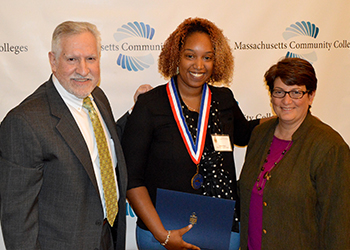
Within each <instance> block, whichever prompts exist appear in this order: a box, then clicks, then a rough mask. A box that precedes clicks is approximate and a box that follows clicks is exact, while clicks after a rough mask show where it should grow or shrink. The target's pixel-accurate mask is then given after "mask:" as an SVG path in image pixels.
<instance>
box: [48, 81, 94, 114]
mask: <svg viewBox="0 0 350 250" xmlns="http://www.w3.org/2000/svg"><path fill="white" fill-rule="evenodd" d="M52 82H53V84H54V86H55V88H56V89H57V91H58V93H59V94H60V96H61V97H62V99H63V101H64V102H65V103H66V104H67V105H68V106H70V107H72V108H74V109H76V110H78V111H81V109H82V108H83V99H82V98H78V97H76V96H75V95H73V94H71V93H69V92H68V91H67V90H66V89H65V88H64V87H63V86H62V84H60V82H59V81H58V79H57V78H56V77H55V75H52ZM89 97H90V98H91V99H92V100H93V98H92V96H91V94H90V95H89Z"/></svg>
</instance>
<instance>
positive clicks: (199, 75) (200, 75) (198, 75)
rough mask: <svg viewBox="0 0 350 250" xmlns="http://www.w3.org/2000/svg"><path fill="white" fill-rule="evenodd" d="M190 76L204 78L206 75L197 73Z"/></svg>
mask: <svg viewBox="0 0 350 250" xmlns="http://www.w3.org/2000/svg"><path fill="white" fill-rule="evenodd" d="M190 74H191V75H192V76H194V77H202V76H204V73H196V72H190Z"/></svg>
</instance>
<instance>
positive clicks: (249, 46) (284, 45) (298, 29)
mask: <svg viewBox="0 0 350 250" xmlns="http://www.w3.org/2000/svg"><path fill="white" fill-rule="evenodd" d="M319 33H320V28H319V27H318V26H317V25H316V24H314V23H311V22H308V21H300V22H295V23H293V24H291V25H290V26H289V27H287V28H286V29H285V30H284V32H283V33H282V37H283V38H284V41H283V42H281V41H278V42H272V43H271V42H265V41H260V42H257V43H251V42H243V41H240V42H235V43H234V49H235V50H286V57H298V58H303V59H305V60H308V61H309V62H310V63H313V62H315V61H317V53H316V51H317V50H319V49H326V50H328V51H330V50H331V49H350V41H348V40H345V39H335V40H332V41H325V40H323V41H319V39H318V35H319Z"/></svg>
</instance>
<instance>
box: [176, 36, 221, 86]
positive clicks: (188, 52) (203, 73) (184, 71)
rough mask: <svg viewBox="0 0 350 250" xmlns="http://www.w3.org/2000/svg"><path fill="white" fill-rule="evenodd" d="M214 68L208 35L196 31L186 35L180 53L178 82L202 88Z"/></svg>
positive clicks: (211, 47) (212, 51)
mask: <svg viewBox="0 0 350 250" xmlns="http://www.w3.org/2000/svg"><path fill="white" fill-rule="evenodd" d="M213 68H214V49H213V46H212V44H211V41H210V38H209V35H208V34H206V33H200V32H196V33H193V34H191V35H190V36H188V37H187V39H186V41H185V44H184V46H183V48H182V51H181V53H180V63H179V76H178V78H177V79H178V84H182V85H185V86H186V87H192V88H202V86H203V84H204V83H206V82H207V81H208V80H209V78H210V76H211V74H212V72H213Z"/></svg>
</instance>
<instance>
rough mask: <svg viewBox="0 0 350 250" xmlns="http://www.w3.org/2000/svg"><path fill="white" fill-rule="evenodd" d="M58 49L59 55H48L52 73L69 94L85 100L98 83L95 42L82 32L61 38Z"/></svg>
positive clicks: (91, 35) (92, 37)
mask: <svg viewBox="0 0 350 250" xmlns="http://www.w3.org/2000/svg"><path fill="white" fill-rule="evenodd" d="M60 48H61V52H60V53H59V55H55V54H54V53H53V52H50V53H49V59H50V64H51V69H52V72H53V74H54V75H55V76H56V78H57V79H58V81H59V82H60V84H61V85H62V86H63V87H64V88H65V89H66V90H67V91H68V92H69V93H71V94H73V95H75V96H76V97H78V98H85V97H86V96H88V95H89V94H90V93H91V92H92V91H93V90H94V88H95V87H96V86H97V84H98V83H99V81H100V55H99V52H98V50H97V41H96V39H95V37H94V36H93V34H92V33H90V32H84V33H81V34H77V35H69V36H63V37H62V38H61V42H60ZM57 56H58V57H57Z"/></svg>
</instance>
